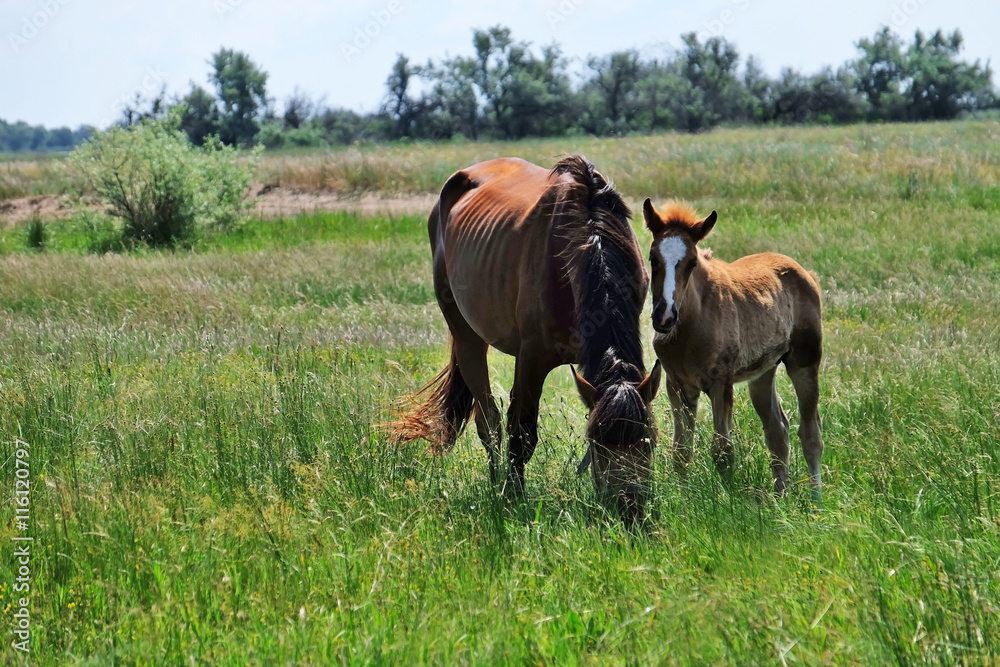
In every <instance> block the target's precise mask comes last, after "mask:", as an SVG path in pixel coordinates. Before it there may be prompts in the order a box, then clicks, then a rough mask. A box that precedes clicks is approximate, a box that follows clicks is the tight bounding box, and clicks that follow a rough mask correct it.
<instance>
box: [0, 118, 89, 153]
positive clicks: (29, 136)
mask: <svg viewBox="0 0 1000 667" xmlns="http://www.w3.org/2000/svg"><path fill="white" fill-rule="evenodd" d="M93 133H94V129H93V128H91V127H86V126H83V125H81V126H80V127H78V128H77V129H75V130H71V129H70V128H68V127H57V128H55V129H52V130H48V129H46V128H45V127H43V126H41V125H29V124H28V123H25V122H24V121H18V122H16V123H8V122H7V121H5V120H3V119H0V153H21V152H31V153H45V152H48V151H68V150H70V149H71V148H73V147H74V146H77V145H79V144H80V143H82V142H83V141H84V139H87V138H88V137H90V135H92V134H93Z"/></svg>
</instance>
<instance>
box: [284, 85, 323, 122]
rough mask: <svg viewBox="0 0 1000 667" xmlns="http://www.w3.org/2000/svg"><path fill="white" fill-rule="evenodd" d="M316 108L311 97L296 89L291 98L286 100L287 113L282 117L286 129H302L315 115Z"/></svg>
mask: <svg viewBox="0 0 1000 667" xmlns="http://www.w3.org/2000/svg"><path fill="white" fill-rule="evenodd" d="M315 107H316V105H315V104H314V103H313V101H312V100H311V99H309V96H308V95H306V94H305V93H304V92H302V91H301V90H299V89H298V87H296V88H295V91H294V92H293V93H292V94H291V96H290V97H289V98H288V99H286V100H285V113H284V115H283V116H282V120H284V123H285V129H292V130H297V129H298V128H300V127H301V126H302V125H303V124H304V123H305V122H306V121H308V120H309V118H310V117H311V116H312V115H313V110H314V109H315Z"/></svg>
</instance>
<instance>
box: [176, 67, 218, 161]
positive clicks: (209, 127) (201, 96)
mask: <svg viewBox="0 0 1000 667" xmlns="http://www.w3.org/2000/svg"><path fill="white" fill-rule="evenodd" d="M180 104H181V105H182V111H181V116H180V129H181V130H183V131H184V133H185V134H187V136H188V139H190V140H191V143H192V144H194V145H195V146H201V145H202V144H203V143H205V139H206V138H207V137H208V136H210V135H213V134H218V133H219V108H218V107H217V106H216V104H215V99H214V98H213V97H212V96H211V95H210V94H209V92H208V91H207V90H205V89H204V88H202V87H201V86H196V85H195V84H194V83H192V84H191V91H190V92H189V93H188V94H187V95H185V96H184V97H183V98H181V101H180Z"/></svg>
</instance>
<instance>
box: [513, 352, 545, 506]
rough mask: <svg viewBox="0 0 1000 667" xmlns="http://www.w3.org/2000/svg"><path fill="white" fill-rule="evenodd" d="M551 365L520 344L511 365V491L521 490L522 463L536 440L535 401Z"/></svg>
mask: <svg viewBox="0 0 1000 667" xmlns="http://www.w3.org/2000/svg"><path fill="white" fill-rule="evenodd" d="M552 368H553V366H552V365H551V364H550V363H548V360H547V359H545V358H544V357H540V356H539V355H535V354H531V353H530V351H529V350H526V349H525V348H524V347H523V346H522V349H521V353H519V354H518V356H517V362H516V363H515V365H514V386H513V387H512V388H511V390H510V407H509V408H508V409H507V435H508V437H509V445H508V460H509V461H510V471H509V473H508V474H507V485H506V489H507V490H509V491H510V492H513V493H517V494H520V493H523V492H524V466H525V465H526V464H527V463H528V461H530V460H531V456H532V455H533V454H534V453H535V446H536V445H537V444H538V403H539V401H540V400H541V398H542V386H543V385H544V384H545V378H546V376H547V375H548V374H549V371H550V370H552Z"/></svg>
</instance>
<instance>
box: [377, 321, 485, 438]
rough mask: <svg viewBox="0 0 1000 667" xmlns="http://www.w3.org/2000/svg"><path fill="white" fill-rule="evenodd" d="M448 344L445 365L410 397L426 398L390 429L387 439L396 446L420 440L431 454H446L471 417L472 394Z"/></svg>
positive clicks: (451, 343)
mask: <svg viewBox="0 0 1000 667" xmlns="http://www.w3.org/2000/svg"><path fill="white" fill-rule="evenodd" d="M449 342H450V345H449V346H448V347H449V348H450V351H451V352H450V359H449V360H448V365H447V366H445V368H444V369H443V370H442V371H441V372H440V373H438V374H437V376H435V377H434V379H433V380H431V381H430V382H428V383H427V384H425V385H424V386H423V387H421V388H420V389H418V390H417V392H416V393H415V394H413V396H411V397H410V400H411V401H412V400H415V399H418V398H419V397H422V396H426V398H425V399H424V401H423V403H421V404H420V405H417V406H415V407H413V408H411V409H410V410H408V411H406V412H404V413H403V414H401V415H400V416H399V418H398V419H397V420H396V421H395V422H394V423H393V424H391V425H390V433H391V437H392V438H393V439H395V440H396V441H397V442H400V443H405V442H412V441H413V440H417V439H419V438H423V439H424V440H427V441H428V442H430V448H429V449H430V451H431V453H432V454H447V453H448V452H449V451H450V450H451V448H452V447H453V446H454V445H455V441H456V440H457V439H458V436H460V435H461V434H462V430H463V429H465V424H466V422H468V421H469V417H470V416H471V415H472V407H473V398H472V391H471V390H470V389H469V385H467V384H466V383H465V380H464V379H463V378H462V371H461V370H459V368H458V359H457V357H456V354H455V343H454V340H451V339H450V341H449Z"/></svg>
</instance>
